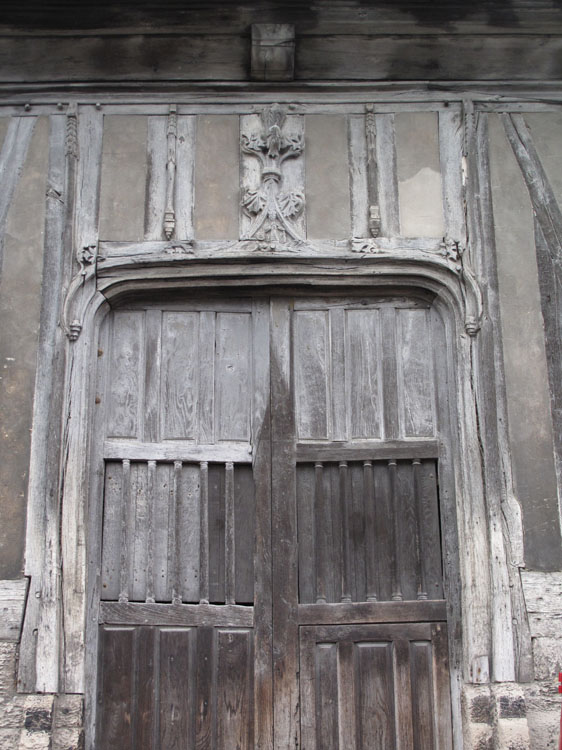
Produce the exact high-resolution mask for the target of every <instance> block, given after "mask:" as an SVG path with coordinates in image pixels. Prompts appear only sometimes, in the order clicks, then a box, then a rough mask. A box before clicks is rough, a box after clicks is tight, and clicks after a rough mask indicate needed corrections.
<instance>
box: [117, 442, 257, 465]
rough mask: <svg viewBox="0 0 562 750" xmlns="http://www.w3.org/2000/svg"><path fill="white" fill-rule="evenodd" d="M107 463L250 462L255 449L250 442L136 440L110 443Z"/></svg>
mask: <svg viewBox="0 0 562 750" xmlns="http://www.w3.org/2000/svg"><path fill="white" fill-rule="evenodd" d="M103 450H104V453H103V455H104V458H105V459H106V460H111V461H113V460H115V461H123V460H125V459H128V460H129V461H183V462H184V463H200V462H201V461H208V462H212V463H227V462H228V461H232V462H233V463H250V462H251V460H252V448H251V446H250V445H249V444H248V443H234V442H224V443H218V444H213V445H198V444H195V443H188V442H187V441H179V440H173V441H172V440H171V441H169V442H165V443H141V442H137V441H135V440H106V441H105V443H104V448H103Z"/></svg>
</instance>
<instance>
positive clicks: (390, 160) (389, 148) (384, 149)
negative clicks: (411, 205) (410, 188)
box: [375, 114, 400, 237]
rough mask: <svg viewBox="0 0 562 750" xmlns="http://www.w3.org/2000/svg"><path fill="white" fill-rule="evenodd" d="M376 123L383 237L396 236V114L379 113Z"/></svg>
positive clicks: (397, 220) (397, 221)
mask: <svg viewBox="0 0 562 750" xmlns="http://www.w3.org/2000/svg"><path fill="white" fill-rule="evenodd" d="M375 123H376V129H377V141H376V154H377V175H378V195H379V200H380V213H381V234H382V236H383V237H395V236H397V235H399V234H400V213H399V206H400V204H399V201H398V176H397V171H396V143H395V138H394V115H393V114H377V115H376V116H375Z"/></svg>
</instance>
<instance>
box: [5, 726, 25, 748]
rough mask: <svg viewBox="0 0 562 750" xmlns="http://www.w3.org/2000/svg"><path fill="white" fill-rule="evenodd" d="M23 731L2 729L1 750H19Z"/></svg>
mask: <svg viewBox="0 0 562 750" xmlns="http://www.w3.org/2000/svg"><path fill="white" fill-rule="evenodd" d="M20 732H21V729H15V728H14V727H12V728H10V729H7V728H2V729H0V750H17V748H18V745H19V739H20Z"/></svg>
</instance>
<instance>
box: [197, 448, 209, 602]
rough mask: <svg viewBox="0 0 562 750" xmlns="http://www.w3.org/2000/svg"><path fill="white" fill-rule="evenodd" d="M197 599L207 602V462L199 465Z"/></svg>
mask: <svg viewBox="0 0 562 750" xmlns="http://www.w3.org/2000/svg"><path fill="white" fill-rule="evenodd" d="M199 472H200V476H199V482H200V494H199V520H200V526H199V601H200V602H201V604H208V603H209V464H208V463H207V462H206V461H202V462H201V464H200V466H199Z"/></svg>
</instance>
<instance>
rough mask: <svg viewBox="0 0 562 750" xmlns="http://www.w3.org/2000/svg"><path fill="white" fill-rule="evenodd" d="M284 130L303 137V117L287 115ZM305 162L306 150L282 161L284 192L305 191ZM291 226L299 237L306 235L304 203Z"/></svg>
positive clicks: (305, 208) (305, 209)
mask: <svg viewBox="0 0 562 750" xmlns="http://www.w3.org/2000/svg"><path fill="white" fill-rule="evenodd" d="M284 131H285V133H286V134H287V135H289V134H290V135H291V136H296V137H297V138H298V137H299V136H300V137H301V138H302V139H303V142H304V137H305V132H304V131H305V117H303V116H302V115H288V116H287V120H286V123H285V126H284ZM305 162H306V150H305V152H304V155H301V156H299V157H297V158H295V159H286V160H285V161H284V162H283V167H282V172H283V182H282V190H283V192H285V193H288V192H291V191H294V192H296V193H301V194H303V193H305V174H306V169H305ZM292 224H293V227H294V228H295V229H296V231H297V234H298V235H299V236H300V237H303V238H304V237H306V236H307V205H306V204H305V206H304V209H303V210H302V211H301V213H300V214H299V215H298V216H294V217H293V219H292Z"/></svg>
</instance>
